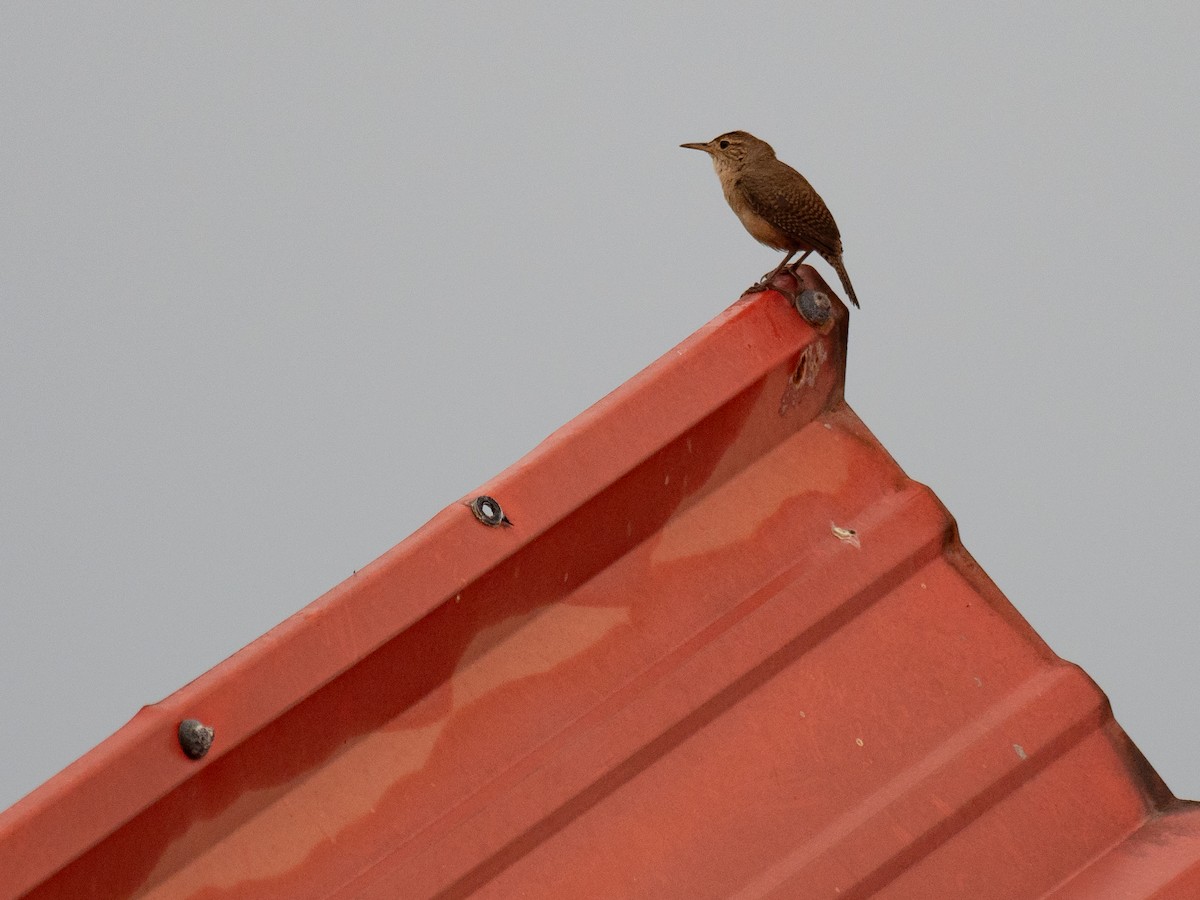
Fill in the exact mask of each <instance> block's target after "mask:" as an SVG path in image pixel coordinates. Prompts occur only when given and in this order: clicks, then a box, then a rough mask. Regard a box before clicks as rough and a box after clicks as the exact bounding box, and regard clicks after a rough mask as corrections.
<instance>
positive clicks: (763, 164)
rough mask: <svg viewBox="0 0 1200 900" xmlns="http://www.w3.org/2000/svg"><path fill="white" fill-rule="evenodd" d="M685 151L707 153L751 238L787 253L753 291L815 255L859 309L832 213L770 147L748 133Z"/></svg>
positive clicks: (720, 139)
mask: <svg viewBox="0 0 1200 900" xmlns="http://www.w3.org/2000/svg"><path fill="white" fill-rule="evenodd" d="M680 146H681V147H688V148H690V149H692V150H703V151H704V152H705V153H707V154H708V155H709V156H711V157H712V161H713V168H714V169H716V170H717V177H718V178H720V179H721V189H722V190H723V191H724V192H725V199H726V200H727V201H728V202H729V205H730V206H731V207H733V211H734V212H735V213H737V217H738V218H739V219H741V220H742V224H743V225H744V226H745V227H746V230H747V231H748V232H750V236H751V237H753V238H754V239H755V240H757V241H759V242H760V243H763V244H766V245H767V246H768V247H774V248H775V249H776V250H784V251H786V252H787V256H785V257H784V258H783V262H781V263H780V264H779V265H778V266H776V267H775V271H773V272H772V273H771V274H769V275H766V276H764V277H763V279H762V281H760V282H758V283H757V284H755V285H753V286H752V287H751V288H750V291H765V290H766V289H767V287H768V285H770V283H771V279H772V278H774V277H775V276H776V275H778V274H779V273H780V272H782V271H783V270H784V268H785V267H787V264H788V262H789V261H790V260H791V258H792V257H793V256H795V255H796V254H797V253H800V252H803V253H804V256H801V257H800V259H799V260H797V261H796V262H795V264H793V265H792V267H791V268H792V269H793V270H794V269H795V268H796V266H798V265H800V263H802V262H804V260H805V259H806V258H807V257H808V254H810V253H812V252H813V251H814V250H815V251H816V252H817V253H819V254H820V255H821V256H823V257H824V258H825V260H826V262H828V263H829V264H830V265H831V266H833V268H834V269H835V270H837V273H838V277H839V278H841V279H842V286H843V287H844V288H845V289H846V293H847V294H848V295H849V296H850V302H851V303H853V304H854V305H855V306H858V298H857V297H855V296H854V288H853V287H852V286H851V285H850V276H849V275H847V274H846V267H845V266H844V265H842V236H841V234H840V233H839V232H838V227H837V223H836V222H834V221H833V215H832V214H831V213H830V212H829V207H828V206H826V205H825V201H824V200H822V199H821V195H820V194H818V193H817V192H816V191H814V190H813V187H812V185H811V184H809V183H808V179H806V178H805V177H804V176H803V175H801V174H800V173H799V172H797V171H796V170H795V169H793V168H792V167H791V166H789V165H788V164H787V163H784V162H780V161H779V160H778V159H776V158H775V151H774V150H772V149H771V145H770V144H768V143H767V142H766V141H760V140H759V139H758V138H756V137H755V136H754V135H752V134H750V133H748V132H745V131H730V132H729V133H728V134H722V135H720V136H719V137H715V138H713V139H712V140H711V141H709V142H708V143H707V144H680Z"/></svg>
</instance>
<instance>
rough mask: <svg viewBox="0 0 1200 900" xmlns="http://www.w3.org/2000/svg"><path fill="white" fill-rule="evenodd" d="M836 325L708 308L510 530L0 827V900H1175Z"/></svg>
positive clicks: (556, 450) (543, 453) (519, 496)
mask: <svg viewBox="0 0 1200 900" xmlns="http://www.w3.org/2000/svg"><path fill="white" fill-rule="evenodd" d="M802 271H803V275H804V278H805V279H806V280H807V281H808V283H809V286H810V287H817V288H820V289H822V290H828V289H827V288H825V287H824V286H823V285H822V284H821V283H819V281H818V280H817V276H816V274H815V272H814V271H813V270H811V269H807V268H806V269H804V270H802ZM846 322H847V317H846V311H845V308H844V307H842V306H841V305H840V304H836V303H835V305H834V318H833V320H832V322H831V323H830V325H829V326H828V327H827V328H826V329H825V331H824V333H821V332H820V331H818V330H814V329H813V328H812V327H810V326H809V325H808V324H806V323H805V322H804V321H803V320H802V319H801V317H800V316H798V315H797V314H796V312H795V311H794V310H793V309H792V308H791V307H790V306H789V305H788V304H787V303H786V302H785V301H784V299H783V298H782V297H781V295H780V294H779V293H775V292H768V293H765V294H760V295H757V296H751V297H747V298H743V299H742V300H740V301H739V302H737V303H736V304H734V305H733V306H732V307H730V308H729V309H728V310H726V311H725V312H724V313H722V314H721V315H720V316H718V317H717V318H716V319H715V320H713V321H712V322H711V323H710V324H709V325H707V326H705V327H704V328H702V329H701V330H700V331H698V332H697V333H696V334H695V335H693V336H692V337H691V338H689V339H688V340H686V341H685V342H684V343H682V344H681V345H680V346H678V347H677V348H675V349H674V350H672V351H670V352H669V353H668V354H667V355H666V356H664V357H663V358H662V359H660V360H659V361H658V362H656V363H655V364H654V365H652V366H650V367H649V368H648V369H646V370H645V371H644V372H642V373H641V374H639V375H637V376H636V377H634V378H633V379H631V380H630V381H629V382H628V383H626V384H625V385H623V386H622V387H621V388H619V389H618V390H616V391H614V392H613V393H612V394H611V395H609V396H608V397H606V398H605V399H604V400H602V401H601V402H600V403H598V404H596V405H595V406H594V407H592V408H591V409H589V410H588V411H587V412H585V413H584V414H582V415H581V416H579V417H578V418H576V419H575V420H573V421H572V422H570V423H568V424H567V425H566V426H564V427H563V428H562V429H560V430H559V431H558V432H556V433H555V434H554V435H552V436H551V437H550V438H548V439H547V440H546V441H545V442H543V443H542V444H541V445H540V446H539V447H538V448H537V449H535V450H534V451H533V452H532V453H530V454H529V455H528V456H526V457H525V458H524V459H522V460H521V461H520V462H518V463H517V464H516V465H514V466H512V467H511V468H510V469H508V470H507V471H505V472H503V473H502V474H501V475H499V476H498V477H496V478H495V479H494V480H493V481H491V482H489V483H488V484H486V485H484V486H483V488H482V489H481V491H480V494H485V495H488V496H490V497H492V498H494V501H493V506H494V507H495V506H498V507H502V511H503V514H504V515H505V516H506V517H507V519H508V520H509V522H510V523H511V524H509V523H504V524H501V525H499V526H497V527H489V526H488V525H487V524H484V523H482V522H481V521H480V520H478V519H477V518H476V515H475V514H474V513H473V512H472V510H471V509H470V508H469V506H468V504H467V502H462V503H455V504H453V505H452V506H450V507H448V508H447V509H445V510H444V511H442V512H441V513H440V514H438V515H437V516H436V517H435V518H434V519H433V520H432V521H431V522H429V523H428V524H427V525H426V526H424V527H423V528H422V529H420V530H419V531H418V532H416V533H415V534H414V535H412V536H411V537H409V538H408V539H407V540H405V541H403V542H402V543H401V544H399V545H398V546H396V547H395V548H393V549H392V550H390V551H389V552H387V553H386V554H384V555H383V556H382V557H381V558H380V559H378V560H376V561H375V562H374V563H372V564H371V565H370V566H368V567H367V568H365V569H363V570H361V571H360V572H358V573H357V574H356V575H354V576H353V577H351V578H349V579H347V580H346V581H345V582H344V583H342V584H341V585H339V586H338V587H336V588H335V589H333V590H332V591H330V592H329V593H328V594H326V595H325V596H324V597H321V598H320V599H318V600H317V601H315V602H314V603H312V604H311V605H309V606H307V607H305V608H304V609H302V610H301V611H300V612H298V613H296V614H295V615H294V616H292V617H291V618H289V619H287V620H286V621H285V622H283V623H282V624H280V625H279V626H278V627H277V628H275V629H273V630H272V631H270V632H268V633H267V634H265V635H263V636H262V637H261V638H259V639H258V640H256V641H255V642H254V643H252V644H251V645H250V646H248V647H246V648H245V649H244V650H242V651H241V652H240V653H238V654H236V655H235V656H233V657H231V658H230V659H228V660H226V661H225V662H223V663H221V664H220V665H219V666H217V667H215V668H214V669H213V670H211V671H210V672H208V673H207V674H205V675H204V676H202V677H201V678H199V679H197V680H196V681H194V682H193V683H191V684H189V685H187V686H186V687H184V688H182V689H181V690H179V691H177V692H176V693H175V694H173V695H171V696H170V697H168V698H167V699H166V700H164V701H162V702H161V703H157V704H155V705H153V706H149V707H146V708H145V709H143V710H142V711H141V712H139V713H138V715H137V716H135V717H134V718H133V720H132V721H130V722H129V723H128V724H127V725H126V726H125V727H124V728H122V729H121V730H119V731H118V732H117V733H116V734H114V735H113V736H112V737H110V738H109V739H108V740H106V741H104V742H103V743H102V744H100V745H99V746H98V747H96V748H95V749H94V750H92V751H91V752H90V753H88V754H87V755H85V756H84V757H82V758H81V759H79V760H78V761H77V762H75V763H74V764H72V765H71V766H69V767H68V768H67V769H65V770H64V771H63V772H62V773H60V774H59V775H57V776H56V777H54V778H53V779H51V780H50V781H48V782H47V783H46V784H44V785H43V786H42V787H40V788H39V789H38V790H36V791H34V792H33V793H32V794H30V795H29V796H27V797H26V798H24V799H23V800H21V801H20V802H18V803H17V804H16V805H15V806H13V807H12V808H11V809H9V810H8V811H7V812H5V813H3V814H2V815H0V894H2V895H3V896H8V897H11V896H19V895H22V894H23V893H25V892H26V891H30V892H31V894H30V896H33V897H72V898H78V897H92V896H97V897H99V896H124V895H130V894H135V895H141V896H151V897H171V898H181V897H182V898H208V900H215V898H234V897H289V898H292V897H339V898H350V897H380V898H384V897H386V898H393V897H398V896H404V897H419V896H441V897H452V896H464V895H467V894H472V893H476V892H478V893H479V894H481V895H484V896H496V897H501V896H513V895H519V896H551V897H576V896H595V895H603V896H619V897H626V896H630V897H633V896H643V897H667V896H686V897H707V896H711V897H719V896H721V897H723V896H734V897H741V898H749V897H766V896H772V897H776V896H777V897H796V896H803V897H834V896H837V897H862V896H869V895H872V894H879V895H881V896H885V897H898V898H908V897H912V898H931V897H972V898H987V897H996V898H1018V897H1041V896H1054V897H1059V898H1084V897H1087V898H1094V897H1129V898H1149V897H1158V898H1167V897H1197V896H1200V818H1198V817H1197V813H1196V811H1195V809H1194V808H1193V807H1192V806H1191V805H1189V804H1184V803H1182V802H1180V801H1176V800H1174V799H1173V798H1172V797H1171V796H1170V794H1169V793H1168V791H1167V790H1166V788H1165V787H1164V786H1163V784H1162V782H1161V781H1160V780H1159V779H1158V777H1157V776H1156V775H1155V774H1154V772H1153V771H1152V770H1151V768H1150V767H1149V766H1148V765H1147V763H1146V762H1145V760H1144V759H1143V758H1142V757H1141V755H1140V754H1139V753H1138V751H1137V749H1136V748H1135V747H1134V746H1133V745H1132V744H1131V743H1130V741H1129V740H1128V738H1127V737H1126V736H1125V734H1124V733H1123V732H1122V731H1121V729H1120V727H1119V726H1118V725H1117V724H1116V722H1115V721H1114V720H1113V719H1112V716H1111V714H1110V711H1109V707H1108V703H1107V701H1106V699H1105V697H1104V695H1103V694H1102V693H1101V692H1100V690H1099V689H1098V688H1097V687H1096V685H1095V684H1093V683H1092V681H1091V680H1090V679H1089V678H1088V677H1087V676H1086V675H1085V674H1084V673H1083V672H1082V671H1081V670H1080V669H1078V668H1077V667H1076V666H1073V665H1071V664H1069V663H1066V662H1063V661H1062V660H1060V659H1059V658H1057V657H1056V656H1055V655H1054V654H1053V653H1052V652H1051V651H1050V650H1049V649H1048V648H1047V647H1046V646H1045V644H1043V642H1042V641H1041V640H1040V639H1039V638H1038V636H1037V635H1036V634H1035V633H1034V632H1033V631H1032V630H1031V629H1030V627H1029V625H1028V624H1027V623H1026V622H1025V620H1024V619H1022V618H1021V616H1020V615H1019V614H1018V613H1017V612H1016V610H1014V608H1013V607H1012V606H1011V605H1010V604H1009V603H1008V601H1007V600H1006V599H1005V598H1004V597H1003V595H1002V594H1001V593H1000V591H999V590H998V589H997V588H996V587H995V585H993V584H992V582H991V581H989V580H988V578H987V576H986V575H985V574H984V573H983V572H982V571H981V570H980V569H979V567H978V566H977V565H976V564H975V562H974V561H973V560H972V559H971V557H970V556H969V555H968V554H967V552H966V551H965V550H964V549H963V547H962V545H961V544H960V543H959V542H958V538H957V533H956V531H955V528H954V522H953V520H952V519H951V517H950V516H949V514H948V513H947V512H946V510H945V509H944V508H943V507H942V505H941V504H940V503H939V502H938V500H937V498H936V497H934V495H933V494H932V493H931V492H930V491H929V490H928V489H927V488H925V487H923V486H922V485H919V484H917V483H915V482H913V481H911V480H909V479H908V478H907V477H906V476H905V475H904V473H903V472H902V471H901V470H900V469H899V468H898V467H897V466H896V464H895V463H894V462H893V461H892V459H891V458H890V457H889V456H888V454H887V453H886V451H885V450H884V449H883V448H882V447H881V446H880V445H879V444H878V443H877V442H876V440H875V439H874V437H873V436H872V435H871V433H870V432H869V431H868V430H867V429H866V428H865V427H864V425H863V424H862V423H861V422H860V421H859V420H858V418H857V417H856V416H855V415H854V413H853V412H852V411H851V410H850V408H849V407H848V406H846V405H845V403H844V401H843V399H842V384H843V375H844V360H845V349H846ZM470 499H471V498H465V500H467V501H469V500H470ZM482 514H484V517H486V515H488V514H490V515H492V517H493V519H497V520H498V519H499V516H500V510H499V509H497V508H491V509H486V510H483V511H482ZM184 719H197V720H199V721H200V722H202V723H205V724H207V725H210V726H212V727H213V728H214V729H215V740H214V742H213V744H212V748H211V750H210V751H209V752H208V754H207V755H206V756H204V757H203V758H201V759H198V760H192V759H189V758H188V757H187V756H186V755H185V754H184V753H183V752H182V750H181V749H180V745H179V741H178V739H177V728H178V725H179V723H180V721H181V720H184Z"/></svg>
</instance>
